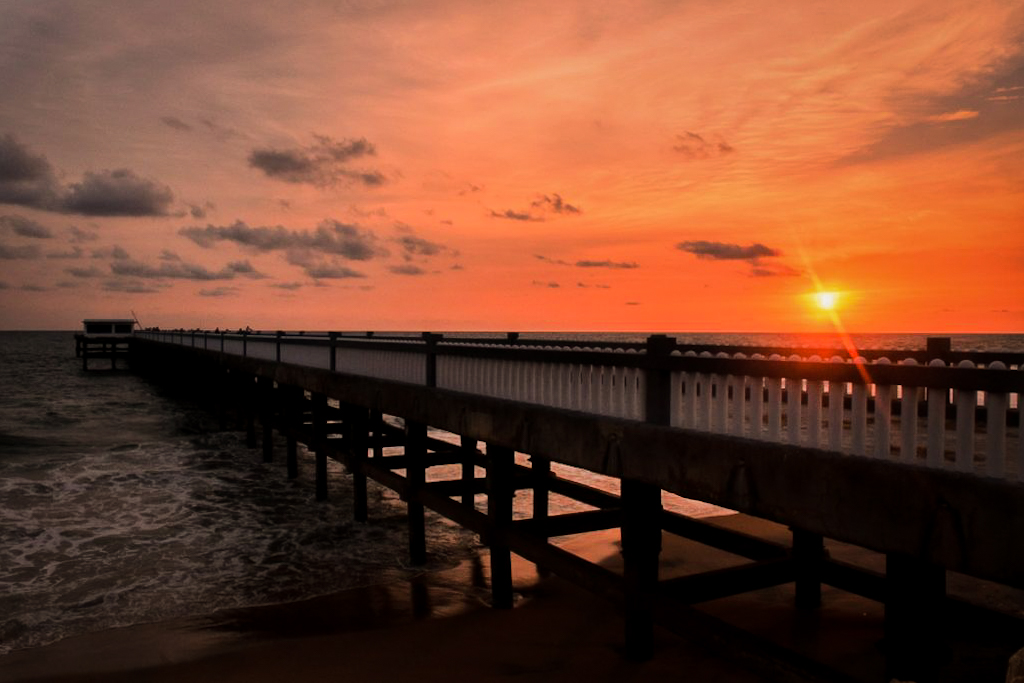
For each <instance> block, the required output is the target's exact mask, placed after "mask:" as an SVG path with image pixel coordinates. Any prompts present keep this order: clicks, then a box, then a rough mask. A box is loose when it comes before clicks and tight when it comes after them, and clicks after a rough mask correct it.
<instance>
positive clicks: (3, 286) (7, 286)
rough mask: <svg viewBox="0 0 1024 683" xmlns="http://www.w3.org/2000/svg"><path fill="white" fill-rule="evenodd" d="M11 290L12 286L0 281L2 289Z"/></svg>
mask: <svg viewBox="0 0 1024 683" xmlns="http://www.w3.org/2000/svg"><path fill="white" fill-rule="evenodd" d="M10 288H11V286H10V285H9V284H7V283H6V282H4V281H3V280H0V289H10Z"/></svg>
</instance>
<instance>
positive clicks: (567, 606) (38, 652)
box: [0, 515, 1024, 683]
mask: <svg viewBox="0 0 1024 683" xmlns="http://www.w3.org/2000/svg"><path fill="white" fill-rule="evenodd" d="M716 523H719V524H722V525H724V526H729V527H733V528H740V529H744V530H747V531H757V532H758V533H759V534H760V535H765V536H773V537H775V538H778V539H780V540H781V539H783V538H785V536H786V530H785V529H784V528H782V527H778V526H776V525H771V524H768V523H764V522H760V521H758V520H753V519H750V518H746V517H742V516H738V515H736V516H729V517H722V518H717V519H716ZM617 541H618V533H617V531H608V532H600V533H594V534H587V535H584V536H580V537H576V538H574V539H572V540H571V541H570V542H569V543H567V544H566V545H565V547H567V548H568V549H570V550H572V551H573V552H575V553H577V554H579V555H582V556H584V557H587V558H588V559H591V560H594V561H601V562H603V563H605V564H606V565H608V566H612V567H615V566H617V565H619V563H620V555H619V552H618V542H617ZM831 547H832V546H830V548H831ZM844 552H845V553H846V554H847V555H849V556H850V557H849V558H847V557H844V559H850V558H853V559H857V560H858V561H859V562H860V563H862V564H865V565H866V566H867V565H871V564H872V563H874V564H876V565H877V564H878V562H879V561H880V558H878V557H877V556H873V555H872V554H870V553H867V552H865V551H859V550H857V549H850V548H837V549H836V550H835V551H834V553H833V554H836V553H840V554H842V553H844ZM735 563H737V558H735V557H733V556H730V555H727V554H726V553H722V552H719V551H715V550H712V549H709V548H706V547H704V546H699V545H697V544H694V543H692V542H689V541H685V540H682V539H677V538H675V537H670V536H666V537H665V550H664V552H663V557H662V576H663V578H668V577H671V576H679V575H684V574H689V573H693V572H698V571H705V570H708V569H713V568H718V567H724V566H728V565H730V564H735ZM514 577H515V587H516V593H517V603H516V606H515V608H514V609H512V610H493V609H491V608H490V607H489V606H488V605H487V600H488V598H489V591H488V588H487V578H488V566H487V555H486V551H482V552H481V554H480V556H479V557H478V558H477V560H476V561H473V562H467V563H465V564H463V565H461V566H459V567H457V568H454V569H450V570H446V571H442V572H437V573H432V574H423V575H421V576H419V577H417V578H415V579H414V580H412V581H403V582H395V583H389V584H382V585H373V586H367V587H364V588H356V589H351V590H346V591H343V592H340V593H335V594H332V595H327V596H323V597H319V598H315V599H312V600H306V601H302V602H297V603H291V604H285V605H272V606H266V607H256V608H247V609H241V610H229V611H224V612H220V613H217V614H215V615H212V616H210V617H205V618H193V619H183V620H177V621H171V622H165V623H159V624H150V625H141V626H133V627H127V628H121V629H113V630H109V631H104V632H100V633H93V634H87V635H83V636H79V637H73V638H68V639H65V640H63V641H60V642H58V643H54V644H52V645H49V646H45V647H40V648H35V649H31V650H25V651H19V652H14V653H11V654H10V655H7V656H6V657H2V658H0V682H3V683H13V682H16V681H18V682H20V681H30V680H31V681H51V682H54V683H56V682H58V681H61V682H66V683H71V682H76V683H81V682H85V681H110V682H125V683H127V682H128V681H132V682H140V681H141V682H149V681H152V682H160V683H162V682H164V681H166V682H168V683H170V682H171V681H174V682H175V683H178V682H180V681H190V682H193V681H195V682H206V681H209V682H210V683H213V682H214V681H216V682H218V683H230V682H234V681H238V682H242V681H246V682H247V683H263V682H271V681H329V680H343V681H345V682H346V683H359V682H362V681H375V682H376V681H418V682H421V683H422V682H430V681H451V680H472V681H480V682H485V683H486V682H489V681H508V680H510V679H518V680H529V681H565V682H568V681H573V682H575V681H588V682H592V683H603V682H605V681H607V682H608V683H611V682H613V681H614V682H616V683H618V682H622V681H648V680H651V681H653V680H677V679H679V678H680V676H681V674H685V677H686V678H687V680H691V681H724V682H736V683H746V682H748V681H749V682H753V681H761V680H765V679H764V677H763V676H761V675H759V674H758V673H756V672H753V671H751V670H750V669H748V668H746V667H744V666H743V665H742V663H741V662H739V661H738V660H737V659H735V658H733V657H730V656H729V653H728V652H727V651H707V650H705V649H703V648H701V647H700V646H698V645H696V644H694V643H692V642H691V641H688V640H686V639H683V638H680V637H677V636H675V635H673V634H671V633H669V632H668V631H665V630H662V629H658V630H657V633H656V653H655V656H654V658H653V659H651V660H650V661H647V662H643V663H635V662H630V661H627V660H626V659H625V657H624V656H623V622H622V618H621V616H620V614H619V613H618V610H617V609H616V608H615V607H614V606H613V605H611V604H610V603H608V602H606V601H604V600H601V599H600V598H597V597H595V596H593V595H590V594H589V593H587V592H585V591H583V590H582V589H580V588H577V587H576V586H573V585H571V584H569V583H568V582H566V581H563V580H561V579H559V578H557V577H540V576H538V574H537V572H536V570H535V568H534V566H533V564H532V563H529V562H526V561H524V560H520V559H518V558H516V559H515V563H514ZM997 592H998V591H997ZM1000 595H1001V597H1000ZM1000 595H997V596H995V599H999V600H1003V601H1004V602H1007V604H1009V605H1010V606H1011V608H1013V607H1015V606H1019V607H1021V608H1022V609H1024V601H1022V602H1021V603H1020V604H1019V605H1017V604H1016V601H1017V600H1018V599H1019V598H1020V595H1019V594H1018V593H1016V592H1012V591H1011V592H1009V593H1005V594H1000ZM792 600H793V597H792V588H791V587H790V586H780V587H778V588H771V589H765V590H762V591H757V592H754V593H749V594H746V595H744V596H737V597H734V598H726V599H722V600H716V601H713V602H709V603H704V604H703V605H702V606H701V609H702V610H703V611H705V612H707V613H711V614H714V615H716V616H719V617H722V618H724V619H727V620H728V621H730V623H735V624H737V625H740V626H742V627H744V628H745V629H746V630H748V631H751V632H753V633H756V634H758V635H761V636H764V637H767V638H770V639H771V640H773V641H775V642H778V643H780V644H784V645H787V646H792V647H796V648H798V649H800V650H801V651H803V652H804V653H806V654H809V655H811V656H813V657H815V658H816V659H818V660H820V661H822V662H824V663H827V664H829V665H831V666H834V667H837V668H839V669H842V670H843V671H845V672H846V673H847V674H848V675H851V676H853V677H854V679H856V680H865V681H868V680H874V681H879V680H883V679H884V659H883V655H882V649H881V643H880V638H881V633H882V630H881V627H882V618H883V610H882V606H881V605H879V604H878V603H874V602H872V601H869V600H865V599H862V598H858V597H856V596H852V595H849V594H846V593H843V592H841V591H837V590H835V589H829V588H827V587H826V588H825V589H824V602H825V604H824V606H823V607H822V608H821V609H820V610H813V611H811V612H809V613H808V612H799V611H797V610H794V609H792V604H793V603H792ZM1020 645H1022V646H1024V641H1022V642H1021V643H1020ZM1008 647H1009V645H1008V644H1005V643H1004V644H1001V645H1000V646H999V647H995V646H992V647H989V648H988V650H985V649H984V648H982V649H981V650H980V651H979V649H978V648H977V647H974V648H973V649H968V650H965V652H967V653H968V654H967V655H965V656H964V657H966V659H964V657H961V659H964V661H963V662H954V664H955V665H956V666H954V667H953V668H952V670H951V672H950V674H951V676H952V678H949V679H948V680H965V681H966V680H971V681H975V680H976V681H984V680H994V681H995V680H999V676H1000V675H1004V674H1000V672H1005V661H1006V659H1005V657H1006V656H1007V655H1006V651H1007V648H1008ZM971 657H975V659H973V660H972V659H971ZM884 680H887V679H884Z"/></svg>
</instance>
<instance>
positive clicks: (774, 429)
mask: <svg viewBox="0 0 1024 683" xmlns="http://www.w3.org/2000/svg"><path fill="white" fill-rule="evenodd" d="M768 360H773V361H778V360H782V356H780V355H779V354H777V353H775V354H772V355H771V357H770V358H769V359H768ZM765 384H767V385H768V440H769V441H778V440H779V438H780V437H781V435H782V379H781V378H780V377H768V378H766V379H765Z"/></svg>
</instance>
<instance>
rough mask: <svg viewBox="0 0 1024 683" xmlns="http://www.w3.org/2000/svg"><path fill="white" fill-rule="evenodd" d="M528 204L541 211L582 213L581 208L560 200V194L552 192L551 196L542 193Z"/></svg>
mask: <svg viewBox="0 0 1024 683" xmlns="http://www.w3.org/2000/svg"><path fill="white" fill-rule="evenodd" d="M530 206H532V207H534V208H536V209H540V210H542V211H550V212H551V213H567V214H578V213H583V210H582V209H580V208H579V207H578V206H573V205H572V204H568V203H566V202H564V201H562V195H560V194H557V193H556V194H552V195H551V196H548V195H542V196H541V198H540V199H537V200H535V201H534V202H533V203H531V204H530Z"/></svg>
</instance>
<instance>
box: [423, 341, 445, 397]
mask: <svg viewBox="0 0 1024 683" xmlns="http://www.w3.org/2000/svg"><path fill="white" fill-rule="evenodd" d="M443 338H444V335H442V334H433V333H431V332H424V333H423V341H424V342H426V344H427V351H426V358H425V360H424V362H425V365H426V377H425V381H426V383H427V386H428V387H436V386H437V342H439V341H440V340H441V339H443Z"/></svg>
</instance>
